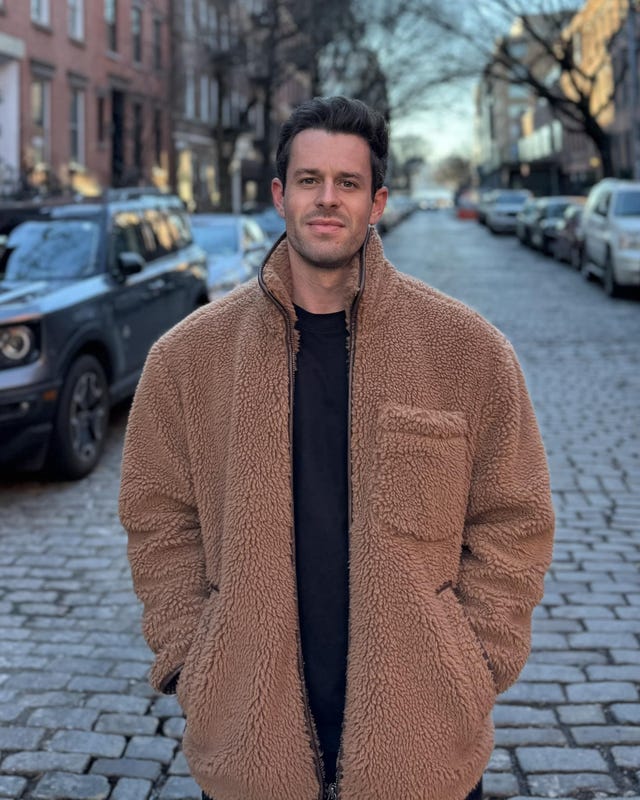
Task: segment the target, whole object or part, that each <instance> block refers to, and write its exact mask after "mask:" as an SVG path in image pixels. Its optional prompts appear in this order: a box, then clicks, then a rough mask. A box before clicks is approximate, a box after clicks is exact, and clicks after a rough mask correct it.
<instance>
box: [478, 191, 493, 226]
mask: <svg viewBox="0 0 640 800" xmlns="http://www.w3.org/2000/svg"><path fill="white" fill-rule="evenodd" d="M495 195H496V189H480V190H479V191H478V199H477V203H476V219H477V220H478V224H480V225H486V224H487V212H488V211H489V206H490V205H491V203H492V202H493V198H494V197H495Z"/></svg>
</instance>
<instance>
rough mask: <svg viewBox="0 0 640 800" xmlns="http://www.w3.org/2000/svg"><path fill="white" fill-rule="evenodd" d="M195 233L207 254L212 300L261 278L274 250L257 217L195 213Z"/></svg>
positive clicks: (193, 222) (209, 288)
mask: <svg viewBox="0 0 640 800" xmlns="http://www.w3.org/2000/svg"><path fill="white" fill-rule="evenodd" d="M191 230H192V232H193V238H194V241H195V242H196V244H198V245H200V247H201V248H202V249H203V250H204V251H205V253H206V254H207V289H208V292H209V299H210V300H214V299H215V298H216V297H221V296H222V295H225V294H227V292H230V291H231V289H234V288H235V287H236V286H239V285H240V284H241V283H244V282H245V281H247V280H249V279H250V278H253V277H254V276H255V275H257V273H258V270H259V269H260V266H261V264H262V262H263V261H264V259H265V257H266V255H267V253H268V252H269V249H270V247H271V242H270V240H269V239H268V238H267V236H266V234H265V232H264V231H263V230H262V228H261V227H260V225H259V224H258V223H257V221H256V220H255V218H254V217H253V216H249V215H247V214H192V215H191Z"/></svg>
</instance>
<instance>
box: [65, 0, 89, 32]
mask: <svg viewBox="0 0 640 800" xmlns="http://www.w3.org/2000/svg"><path fill="white" fill-rule="evenodd" d="M84 19H85V16H84V0H67V33H68V34H69V38H70V39H71V40H72V41H74V42H84V41H85V26H84ZM73 22H75V29H74V26H73Z"/></svg>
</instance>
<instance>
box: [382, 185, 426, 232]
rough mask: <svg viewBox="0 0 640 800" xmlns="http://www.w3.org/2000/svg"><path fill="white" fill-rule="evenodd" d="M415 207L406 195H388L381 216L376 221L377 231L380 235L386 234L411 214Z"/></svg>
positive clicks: (413, 202) (414, 203)
mask: <svg viewBox="0 0 640 800" xmlns="http://www.w3.org/2000/svg"><path fill="white" fill-rule="evenodd" d="M417 207H418V204H417V203H416V202H415V201H414V200H413V199H412V198H411V197H409V196H407V195H401V194H393V195H389V197H388V198H387V203H386V205H385V207H384V211H383V212H382V216H381V217H380V219H379V220H378V224H377V226H376V227H377V229H378V231H379V232H380V233H387V232H388V231H390V230H391V229H392V228H395V227H396V225H399V224H400V223H401V222H402V221H403V220H405V219H406V218H407V217H408V216H410V215H411V214H413V212H414V211H415V210H416V209H417Z"/></svg>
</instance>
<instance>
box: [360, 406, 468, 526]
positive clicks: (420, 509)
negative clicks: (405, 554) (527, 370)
mask: <svg viewBox="0 0 640 800" xmlns="http://www.w3.org/2000/svg"><path fill="white" fill-rule="evenodd" d="M467 434H468V429H467V422H466V419H465V417H464V414H462V413H460V412H457V411H436V410H432V409H419V408H415V407H413V406H403V405H386V406H383V407H382V409H381V410H380V414H379V418H378V429H377V433H376V453H375V465H374V469H375V477H374V487H373V494H372V503H373V512H374V514H375V516H376V517H377V519H378V520H379V522H380V524H381V525H382V526H383V527H384V528H388V529H391V530H392V531H393V532H394V533H396V534H401V535H408V536H413V537H415V538H416V539H421V540H432V541H435V540H438V539H446V538H449V537H450V536H452V535H455V536H459V535H460V534H461V532H462V527H463V525H464V519H465V513H466V508H467V498H468V494H469V481H470V475H471V460H470V453H469V446H468V435H467Z"/></svg>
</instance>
